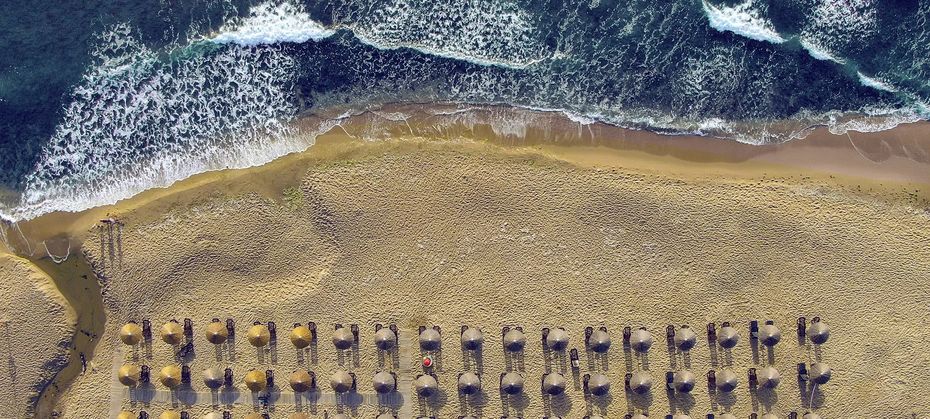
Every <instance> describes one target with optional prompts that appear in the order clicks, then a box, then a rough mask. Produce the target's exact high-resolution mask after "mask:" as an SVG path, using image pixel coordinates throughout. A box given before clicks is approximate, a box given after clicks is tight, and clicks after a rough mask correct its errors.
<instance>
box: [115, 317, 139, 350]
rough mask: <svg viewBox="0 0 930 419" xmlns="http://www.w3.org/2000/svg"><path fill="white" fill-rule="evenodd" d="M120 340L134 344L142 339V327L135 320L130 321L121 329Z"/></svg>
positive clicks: (127, 343) (130, 344)
mask: <svg viewBox="0 0 930 419" xmlns="http://www.w3.org/2000/svg"><path fill="white" fill-rule="evenodd" d="M119 340H121V341H123V343H124V344H126V345H129V346H132V345H135V344H137V343H139V342H141V341H142V328H141V327H139V325H138V324H137V323H135V322H129V323H126V324H124V325H123V327H121V328H120V329H119Z"/></svg>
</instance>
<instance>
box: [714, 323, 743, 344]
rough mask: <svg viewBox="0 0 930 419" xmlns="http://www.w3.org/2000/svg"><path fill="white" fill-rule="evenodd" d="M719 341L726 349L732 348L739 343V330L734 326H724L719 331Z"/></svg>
mask: <svg viewBox="0 0 930 419" xmlns="http://www.w3.org/2000/svg"><path fill="white" fill-rule="evenodd" d="M717 343H718V344H720V346H721V347H723V348H724V349H732V348H733V347H734V346H736V344H737V343H739V331H737V330H736V328H735V327H733V326H723V327H721V328H720V332H719V333H717Z"/></svg>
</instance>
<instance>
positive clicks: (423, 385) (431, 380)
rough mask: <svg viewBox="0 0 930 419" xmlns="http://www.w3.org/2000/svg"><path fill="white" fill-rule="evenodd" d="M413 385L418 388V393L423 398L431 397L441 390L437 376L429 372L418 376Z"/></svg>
mask: <svg viewBox="0 0 930 419" xmlns="http://www.w3.org/2000/svg"><path fill="white" fill-rule="evenodd" d="M413 386H414V388H416V391H417V394H418V395H419V396H420V397H423V398H426V397H430V396H432V395H434V394H436V392H437V391H439V383H438V382H436V377H433V376H432V375H429V374H423V375H421V376H419V377H417V379H416V380H414V382H413Z"/></svg>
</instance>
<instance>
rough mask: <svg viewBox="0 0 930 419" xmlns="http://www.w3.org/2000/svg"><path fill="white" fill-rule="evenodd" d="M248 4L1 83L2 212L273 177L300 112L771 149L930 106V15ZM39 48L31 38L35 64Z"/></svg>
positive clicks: (689, 7)
mask: <svg viewBox="0 0 930 419" xmlns="http://www.w3.org/2000/svg"><path fill="white" fill-rule="evenodd" d="M65 1H66V2H68V1H74V2H76V1H77V0H65ZM248 2H249V0H227V1H226V2H219V3H216V4H218V5H219V6H217V7H214V8H213V9H210V10H207V11H203V12H202V13H201V15H197V13H200V12H196V10H200V9H198V8H197V5H200V4H201V3H198V2H197V1H195V0H177V3H178V4H174V2H172V4H171V5H161V6H152V4H147V5H146V7H140V8H139V9H138V10H135V9H120V10H119V11H120V12H121V13H124V14H125V13H130V14H131V13H133V12H134V13H137V14H136V15H131V16H123V17H125V18H126V19H125V21H124V22H117V23H114V24H108V25H106V26H105V27H95V30H96V31H97V33H99V34H100V36H98V39H97V41H96V42H95V43H94V45H95V48H91V49H90V50H88V52H87V57H85V58H86V60H85V61H86V62H87V66H86V67H85V68H84V69H83V70H82V71H81V73H80V74H78V75H77V76H75V77H74V78H75V79H76V80H79V81H77V82H76V83H74V84H73V85H72V86H71V87H70V88H69V89H68V91H63V92H55V91H50V92H48V94H47V95H46V96H45V97H48V98H58V97H61V98H63V100H62V102H60V103H59V102H54V100H57V99H47V100H46V101H45V102H42V101H38V102H37V101H36V100H34V98H33V96H35V95H32V96H29V95H27V94H26V93H23V94H21V95H19V96H17V95H16V94H14V93H15V90H14V89H10V88H9V86H12V85H13V84H10V82H8V81H6V82H5V83H6V84H0V98H2V101H0V116H2V117H4V118H6V119H7V120H5V121H4V122H5V123H6V122H9V123H7V124H5V125H4V127H6V130H5V131H6V132H14V133H19V134H17V136H14V137H13V138H12V139H8V140H3V141H0V149H2V150H11V149H12V150H18V151H19V152H20V156H18V157H16V159H17V160H13V157H6V156H8V155H12V154H11V153H0V159H10V160H4V163H5V162H7V161H10V162H11V163H10V164H9V165H6V164H5V165H4V166H5V167H7V166H8V167H10V168H11V169H10V171H9V172H8V173H3V175H4V176H3V177H0V180H3V179H5V180H4V182H5V183H6V184H7V185H10V186H12V187H13V188H15V189H16V190H18V191H19V192H20V193H21V196H20V197H17V198H16V200H15V202H6V205H0V216H3V217H5V218H8V219H23V218H31V217H35V216H37V215H41V214H43V213H47V212H50V211H56V210H72V211H73V210H80V209H84V208H87V207H89V206H94V205H100V204H103V203H109V202H113V201H115V200H118V199H121V198H125V197H128V196H131V195H132V194H135V193H138V192H139V191H142V190H145V189H147V188H151V187H157V186H164V185H168V184H170V183H172V182H174V181H177V180H179V179H183V178H185V177H187V176H190V175H192V174H195V173H199V172H202V171H205V170H213V169H219V168H225V167H245V166H250V165H257V164H262V163H265V162H267V161H270V160H272V159H274V158H276V157H279V156H281V155H283V154H286V153H288V152H292V151H297V150H300V149H302V148H305V147H308V146H310V145H312V143H313V138H312V137H313V135H312V133H310V134H306V135H303V136H295V135H292V134H293V133H292V132H291V131H290V128H288V127H289V124H288V123H289V121H291V120H293V118H295V117H297V116H298V115H300V113H301V112H307V113H316V114H320V115H350V114H352V113H356V112H360V111H362V110H366V109H372V108H377V107H378V106H379V105H381V104H385V103H391V102H409V101H415V102H458V103H465V104H476V105H480V104H508V105H513V106H521V107H527V108H534V109H544V110H554V111H561V112H564V113H565V114H566V115H568V116H569V117H570V118H572V119H573V120H575V121H578V122H579V123H581V124H587V123H593V122H594V121H601V122H606V123H610V124H615V125H619V126H625V127H630V128H639V129H650V130H656V131H660V132H666V133H671V134H679V133H699V134H707V135H714V136H719V137H723V138H729V139H733V140H737V141H742V142H746V143H752V144H763V143H770V142H778V141H787V140H791V139H795V138H799V137H802V136H803V135H804V133H806V132H807V131H808V129H809V127H811V126H814V125H828V126H830V128H831V130H833V131H834V132H845V130H849V129H854V130H880V129H887V128H889V127H892V126H894V125H896V124H898V123H902V122H909V121H914V120H919V119H926V117H927V115H928V105H927V104H928V103H930V74H928V72H930V70H928V69H930V61H928V60H930V58H928V57H930V23H928V22H930V3H928V2H920V3H917V2H895V3H894V4H886V3H881V2H877V1H874V0H784V1H782V0H742V1H739V0H702V1H700V2H694V1H690V0H688V1H685V0H681V1H674V2H655V1H651V0H631V1H623V2H608V1H600V0H588V1H573V2H561V1H556V2H536V1H531V0H448V1H425V0H364V1H363V0H320V1H313V2H310V1H307V2H306V3H304V2H300V1H299V0H274V1H260V0H257V2H256V3H253V4H243V3H248ZM210 4H214V3H210ZM75 7H78V6H75ZM152 7H155V8H158V7H161V9H160V10H158V13H153V11H152ZM217 8H218V9H217ZM214 9H217V10H214ZM127 10H129V11H128V12H127ZM114 13H115V12H114ZM187 14H190V16H188V15H187ZM102 16H109V15H106V14H103V15H102ZM120 16H122V15H120ZM157 19H163V20H164V21H166V22H171V23H170V24H164V25H163V26H159V25H161V23H159V22H161V21H159V20H157ZM217 19H219V22H217ZM184 21H190V22H194V24H190V25H188V26H184V25H182V24H181V23H180V22H184ZM85 23H87V26H88V27H94V23H92V22H85ZM74 27H80V26H79V25H78V26H70V27H69V28H74ZM28 29H29V28H22V31H20V32H17V33H29V30H28ZM72 38H75V39H80V37H79V36H74V37H72ZM44 42H45V41H44V40H43V41H41V42H35V43H34V45H33V44H29V45H30V46H31V47H33V48H34V49H33V50H31V51H32V53H33V54H35V56H36V57H41V56H42V51H43V48H44V47H43V45H46V44H45V43H44ZM75 42H77V41H75ZM64 49H66V48H63V50H64ZM36 59H38V58H36ZM62 71H65V70H64V69H62ZM10 74H25V73H21V72H20V73H10ZM4 76H5V77H7V79H0V81H4V80H8V79H9V77H14V76H10V75H8V74H4ZM10 92H14V93H10ZM27 93H28V92H27ZM49 101H51V102H49ZM35 103H38V104H35ZM30 106H33V108H30ZM29 109H60V110H61V111H60V115H57V116H56V118H57V119H56V120H57V123H56V124H55V125H54V126H53V127H52V128H51V129H49V132H48V133H47V134H42V129H41V127H39V126H37V127H32V128H30V127H28V126H26V125H28V122H23V123H22V124H26V125H17V124H19V122H17V121H19V120H22V119H23V118H21V117H19V115H22V114H25V113H28V111H29ZM857 115H861V116H862V117H861V118H859V117H857ZM838 121H842V122H838ZM336 122H337V121H332V123H336ZM11 124H12V125H11ZM9 127H13V128H15V129H12V130H11V129H9ZM24 127H25V128H24ZM33 128H35V129H33ZM321 129H322V128H321ZM514 129H516V130H519V127H515V128H514ZM22 133H25V134H22ZM35 133H39V134H35ZM298 138H299V139H298ZM31 149H36V150H39V151H37V152H34V153H33V154H28V152H27V151H23V150H31ZM23 156H25V157H23ZM23 159H26V160H29V161H30V164H29V165H23V164H21V163H18V162H19V161H20V160H23ZM30 159H31V160H30ZM14 162H15V164H14Z"/></svg>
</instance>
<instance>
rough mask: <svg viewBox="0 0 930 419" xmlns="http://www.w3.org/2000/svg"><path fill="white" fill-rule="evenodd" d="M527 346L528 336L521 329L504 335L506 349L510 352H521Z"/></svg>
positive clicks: (509, 331) (512, 330) (511, 330)
mask: <svg viewBox="0 0 930 419" xmlns="http://www.w3.org/2000/svg"><path fill="white" fill-rule="evenodd" d="M524 346H526V335H524V334H523V332H521V331H520V330H519V329H510V330H508V331H507V333H505V334H504V349H506V350H508V351H510V352H520V351H522V350H523V347H524Z"/></svg>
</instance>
